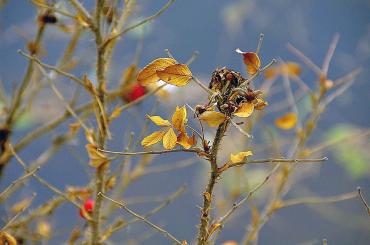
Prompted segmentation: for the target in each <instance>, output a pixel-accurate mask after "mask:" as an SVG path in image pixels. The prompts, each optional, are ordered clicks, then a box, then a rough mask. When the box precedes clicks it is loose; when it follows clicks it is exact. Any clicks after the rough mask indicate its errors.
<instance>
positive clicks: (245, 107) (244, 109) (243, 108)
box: [234, 103, 254, 117]
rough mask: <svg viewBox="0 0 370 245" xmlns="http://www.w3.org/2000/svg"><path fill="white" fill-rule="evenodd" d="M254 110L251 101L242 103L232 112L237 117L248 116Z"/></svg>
mask: <svg viewBox="0 0 370 245" xmlns="http://www.w3.org/2000/svg"><path fill="white" fill-rule="evenodd" d="M253 110H254V104H252V103H242V104H241V105H240V107H239V109H238V110H237V111H236V112H235V113H234V115H235V116H238V117H249V116H250V115H251V114H252V112H253Z"/></svg>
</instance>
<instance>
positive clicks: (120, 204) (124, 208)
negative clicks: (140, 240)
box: [98, 192, 182, 245]
mask: <svg viewBox="0 0 370 245" xmlns="http://www.w3.org/2000/svg"><path fill="white" fill-rule="evenodd" d="M98 195H100V196H102V197H104V198H105V199H107V200H109V201H111V202H113V203H115V204H116V205H118V206H119V207H120V208H121V209H123V210H125V211H126V212H128V213H129V214H131V215H132V216H134V217H136V218H138V219H140V220H142V221H143V222H144V223H146V224H147V225H149V226H150V227H152V228H153V229H155V230H157V231H158V232H160V233H162V234H163V235H164V236H165V237H167V238H170V239H171V240H172V241H173V242H174V243H176V244H179V245H182V243H181V242H180V241H179V240H178V239H176V238H175V237H174V236H173V235H172V234H171V233H169V232H168V231H166V230H164V229H163V228H161V227H159V226H157V225H156V224H153V223H152V222H150V221H149V220H148V219H147V218H145V217H143V216H141V215H140V214H137V213H135V212H134V211H132V210H131V209H129V208H128V207H127V206H126V204H124V203H121V202H118V201H116V200H113V199H112V198H110V197H108V196H106V195H105V194H103V193H101V192H99V193H98Z"/></svg>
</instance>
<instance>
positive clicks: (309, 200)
mask: <svg viewBox="0 0 370 245" xmlns="http://www.w3.org/2000/svg"><path fill="white" fill-rule="evenodd" d="M355 197H357V191H352V192H349V193H345V194H341V195H336V196H329V197H305V198H296V199H290V200H285V201H282V204H281V208H286V207H290V206H295V205H307V204H324V203H335V202H340V201H345V200H349V199H353V198H355Z"/></svg>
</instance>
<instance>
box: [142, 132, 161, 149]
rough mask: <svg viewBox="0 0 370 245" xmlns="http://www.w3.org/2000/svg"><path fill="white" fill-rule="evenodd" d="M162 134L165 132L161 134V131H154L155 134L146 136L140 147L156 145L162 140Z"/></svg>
mask: <svg viewBox="0 0 370 245" xmlns="http://www.w3.org/2000/svg"><path fill="white" fill-rule="evenodd" d="M164 134H165V132H163V131H156V132H154V133H152V134H151V135H148V136H146V137H145V138H144V139H143V140H142V141H141V145H142V146H150V145H154V144H156V143H158V142H159V141H161V139H163V136H164Z"/></svg>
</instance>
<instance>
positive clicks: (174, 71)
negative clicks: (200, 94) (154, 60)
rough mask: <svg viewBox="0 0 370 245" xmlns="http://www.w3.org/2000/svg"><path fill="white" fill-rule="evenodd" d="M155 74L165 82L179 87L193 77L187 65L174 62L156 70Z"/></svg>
mask: <svg viewBox="0 0 370 245" xmlns="http://www.w3.org/2000/svg"><path fill="white" fill-rule="evenodd" d="M157 76H158V77H159V78H160V79H161V80H163V81H164V82H166V83H169V84H172V85H175V86H178V87H181V86H185V85H186V84H188V83H189V82H190V80H191V79H192V77H193V74H192V73H191V71H190V69H189V67H188V66H187V65H185V64H175V65H171V66H168V67H166V68H165V69H164V70H158V71H157Z"/></svg>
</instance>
